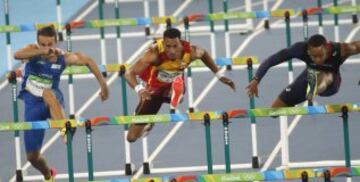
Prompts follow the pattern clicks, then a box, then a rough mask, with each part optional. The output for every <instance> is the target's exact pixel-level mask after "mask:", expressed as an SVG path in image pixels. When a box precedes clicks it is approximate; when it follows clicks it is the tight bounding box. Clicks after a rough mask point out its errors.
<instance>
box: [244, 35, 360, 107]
mask: <svg viewBox="0 0 360 182" xmlns="http://www.w3.org/2000/svg"><path fill="white" fill-rule="evenodd" d="M359 53H360V41H355V42H352V43H339V42H328V41H327V40H326V38H325V37H324V36H322V35H319V34H316V35H313V36H311V37H310V39H309V40H308V41H303V42H297V43H295V44H293V45H292V46H291V47H289V48H286V49H282V50H280V51H279V52H277V53H275V54H273V55H271V56H270V57H268V58H267V59H266V60H265V61H263V62H262V63H261V65H260V67H259V69H258V70H257V72H256V74H255V77H254V79H253V80H252V81H251V82H250V84H249V85H248V86H247V87H246V89H247V93H248V95H249V96H258V84H259V83H260V81H261V79H262V78H263V77H264V75H265V74H266V72H267V71H268V70H269V69H270V68H271V67H272V66H275V65H278V64H280V63H283V62H285V61H287V60H289V59H292V58H297V59H299V60H301V61H303V62H304V63H305V64H306V69H305V70H304V71H303V72H302V73H301V74H300V75H299V76H298V77H297V78H296V80H295V81H294V82H293V83H291V84H290V85H289V86H287V87H286V88H285V89H284V90H283V91H282V92H281V93H280V95H279V96H278V97H277V98H276V99H275V101H274V102H273V103H272V107H290V106H295V105H297V104H299V103H302V102H304V101H306V100H309V101H312V99H313V97H314V96H315V95H319V96H323V97H328V96H332V95H334V94H336V93H337V92H338V90H339V88H340V84H341V75H340V66H341V65H342V64H343V63H344V62H345V60H346V59H347V58H348V57H349V56H352V55H354V54H359Z"/></svg>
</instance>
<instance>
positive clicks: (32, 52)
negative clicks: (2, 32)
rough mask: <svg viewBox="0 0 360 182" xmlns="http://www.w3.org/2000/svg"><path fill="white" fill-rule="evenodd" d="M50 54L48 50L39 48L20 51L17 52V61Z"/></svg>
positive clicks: (15, 56)
mask: <svg viewBox="0 0 360 182" xmlns="http://www.w3.org/2000/svg"><path fill="white" fill-rule="evenodd" d="M46 54H48V50H46V49H39V48H28V49H20V50H18V51H16V52H15V55H14V58H15V59H31V58H32V57H35V56H39V55H46Z"/></svg>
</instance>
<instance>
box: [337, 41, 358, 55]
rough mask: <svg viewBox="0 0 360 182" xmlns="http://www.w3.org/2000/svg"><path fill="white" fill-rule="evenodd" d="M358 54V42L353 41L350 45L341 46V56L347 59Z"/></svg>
mask: <svg viewBox="0 0 360 182" xmlns="http://www.w3.org/2000/svg"><path fill="white" fill-rule="evenodd" d="M359 53H360V41H354V42H351V43H343V44H342V45H341V56H342V57H344V58H347V57H349V56H352V55H355V54H359Z"/></svg>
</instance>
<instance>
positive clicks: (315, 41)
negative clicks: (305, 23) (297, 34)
mask: <svg viewBox="0 0 360 182" xmlns="http://www.w3.org/2000/svg"><path fill="white" fill-rule="evenodd" d="M326 42H327V40H326V38H325V37H324V36H323V35H320V34H315V35H313V36H311V37H310V38H309V40H308V42H307V44H308V46H311V47H319V46H323V45H325V44H326Z"/></svg>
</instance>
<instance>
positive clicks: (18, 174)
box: [16, 170, 24, 182]
mask: <svg viewBox="0 0 360 182" xmlns="http://www.w3.org/2000/svg"><path fill="white" fill-rule="evenodd" d="M16 181H17V182H19V181H24V178H23V174H22V171H21V170H16Z"/></svg>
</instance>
